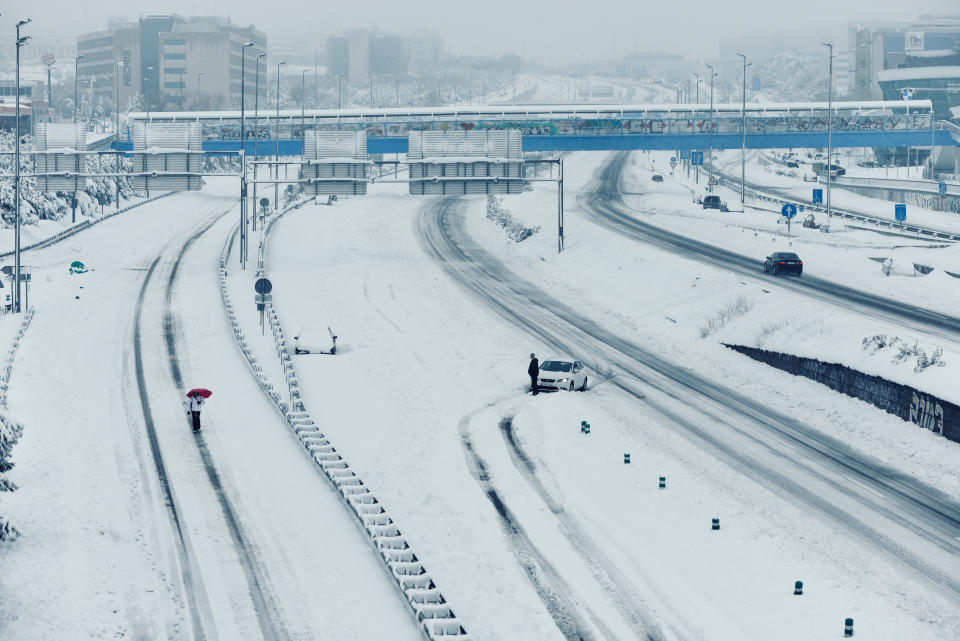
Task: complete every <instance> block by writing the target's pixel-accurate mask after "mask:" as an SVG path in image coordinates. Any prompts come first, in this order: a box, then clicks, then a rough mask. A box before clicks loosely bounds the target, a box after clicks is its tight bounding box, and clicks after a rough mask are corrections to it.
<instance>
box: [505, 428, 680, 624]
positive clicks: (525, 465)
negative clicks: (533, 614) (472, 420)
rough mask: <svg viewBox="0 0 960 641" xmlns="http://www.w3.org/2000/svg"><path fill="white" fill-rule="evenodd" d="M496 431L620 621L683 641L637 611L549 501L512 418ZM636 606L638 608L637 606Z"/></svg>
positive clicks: (611, 566) (631, 596) (617, 578)
mask: <svg viewBox="0 0 960 641" xmlns="http://www.w3.org/2000/svg"><path fill="white" fill-rule="evenodd" d="M499 427H500V435H501V436H502V437H503V442H504V443H505V444H506V446H507V449H508V450H509V452H510V459H511V461H513V465H514V467H515V468H516V470H517V471H518V472H519V473H520V476H522V477H523V479H524V480H525V481H526V482H527V485H529V486H530V487H531V488H532V489H533V490H534V491H535V492H536V493H537V495H538V496H539V497H540V498H541V500H542V501H543V502H544V504H545V505H546V506H547V507H548V508H549V509H550V511H551V512H552V513H553V514H554V516H555V517H556V518H557V520H559V521H560V524H561V526H562V527H561V528H560V532H561V534H563V536H564V537H565V538H566V539H567V541H569V543H570V545H571V547H573V549H574V550H576V551H577V553H578V554H579V555H580V558H581V559H582V560H583V562H584V563H585V564H586V566H587V567H588V568H590V571H591V573H592V574H593V576H594V578H595V579H596V580H597V582H598V583H599V584H600V585H601V586H602V587H603V588H604V590H605V591H606V592H607V594H608V595H609V596H610V598H611V599H613V602H614V604H615V605H616V607H617V609H618V610H619V611H620V614H621V616H623V617H624V620H625V621H627V622H629V623H630V624H631V625H632V626H633V627H634V628H638V629H641V630H643V631H645V634H646V638H647V639H648V641H661V640H662V639H665V638H670V639H677V640H678V641H683V639H685V637H683V636H678V634H677V632H676V630H672V631H671V632H672V634H671V636H670V637H665V636H664V633H663V631H662V630H661V629H660V627H661V626H660V625H659V624H658V623H657V622H656V621H654V620H653V618H652V617H651V616H650V615H649V614H648V613H647V611H646V609H645V608H643V607H641V605H642V604H643V601H644V599H643V597H642V596H641V595H640V594H638V593H637V589H636V587H635V586H634V585H633V584H632V582H631V581H630V579H628V578H627V577H626V576H625V575H624V574H623V572H622V571H621V570H620V569H619V568H618V567H617V566H616V564H615V563H614V562H613V561H612V560H611V559H610V558H608V557H607V555H606V553H605V552H604V551H603V549H602V548H601V547H600V546H599V545H597V544H596V543H595V542H594V540H593V539H592V538H591V537H590V536H589V535H588V534H587V533H586V532H584V530H583V528H582V527H581V525H580V523H579V522H578V521H577V519H576V518H575V517H573V516H572V515H571V514H570V513H569V512H567V511H566V510H565V509H564V508H563V505H561V504H560V503H559V502H558V501H556V500H555V499H554V498H553V496H552V495H551V494H550V492H549V491H548V490H547V488H546V486H544V484H543V482H542V481H541V480H540V477H539V475H538V474H537V467H536V465H535V464H534V462H533V460H532V459H531V458H530V457H529V455H527V453H526V451H525V450H524V449H523V447H522V446H521V445H520V443H519V442H518V441H517V438H516V434H515V433H514V430H513V416H504V417H503V418H501V419H500V424H499ZM638 603H639V604H641V605H638Z"/></svg>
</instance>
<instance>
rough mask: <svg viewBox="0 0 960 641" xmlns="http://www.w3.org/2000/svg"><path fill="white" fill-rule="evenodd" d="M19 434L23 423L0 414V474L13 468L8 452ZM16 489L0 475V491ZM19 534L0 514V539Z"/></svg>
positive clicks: (9, 538) (7, 538) (6, 539)
mask: <svg viewBox="0 0 960 641" xmlns="http://www.w3.org/2000/svg"><path fill="white" fill-rule="evenodd" d="M21 434H23V425H21V424H20V423H17V422H16V421H13V420H11V419H10V417H9V416H7V415H6V414H0V474H4V473H6V472H9V471H10V470H11V469H13V462H12V461H11V460H10V453H11V451H12V450H13V446H14V444H16V442H17V440H19V438H20V435H21ZM16 489H17V485H16V484H15V483H14V482H13V481H11V480H9V479H6V478H3V477H0V492H13V491H15V490H16ZM19 535H20V532H19V531H18V530H17V528H15V527H14V526H13V525H12V524H11V523H10V522H9V521H8V520H7V519H6V518H4V516H3V515H2V514H0V541H12V540H14V539H15V538H17V537H18V536H19Z"/></svg>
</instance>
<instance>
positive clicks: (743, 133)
mask: <svg viewBox="0 0 960 641" xmlns="http://www.w3.org/2000/svg"><path fill="white" fill-rule="evenodd" d="M737 55H738V56H740V57H741V58H743V102H742V103H741V107H740V204H741V205H744V207H745V206H746V205H745V200H746V189H745V187H744V183H745V178H746V175H747V67H749V66H750V65H751V64H753V63H752V62H747V57H746V56H745V55H743V54H742V53H738V54H737Z"/></svg>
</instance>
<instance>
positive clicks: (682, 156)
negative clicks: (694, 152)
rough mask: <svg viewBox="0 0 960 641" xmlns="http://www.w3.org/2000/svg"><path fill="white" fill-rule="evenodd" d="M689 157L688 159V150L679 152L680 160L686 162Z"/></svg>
mask: <svg viewBox="0 0 960 641" xmlns="http://www.w3.org/2000/svg"><path fill="white" fill-rule="evenodd" d="M689 157H690V150H689V149H681V150H680V158H681V159H683V160H686V159H687V158H689Z"/></svg>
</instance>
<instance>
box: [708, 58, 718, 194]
mask: <svg viewBox="0 0 960 641" xmlns="http://www.w3.org/2000/svg"><path fill="white" fill-rule="evenodd" d="M707 69H709V70H710V178H709V180H707V191H709V192H711V193H712V192H713V128H714V126H715V125H716V124H717V119H716V118H715V117H714V113H713V79H714V78H716V77H717V75H718V74H717V72H716V71H714V70H713V66H712V65H707Z"/></svg>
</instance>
